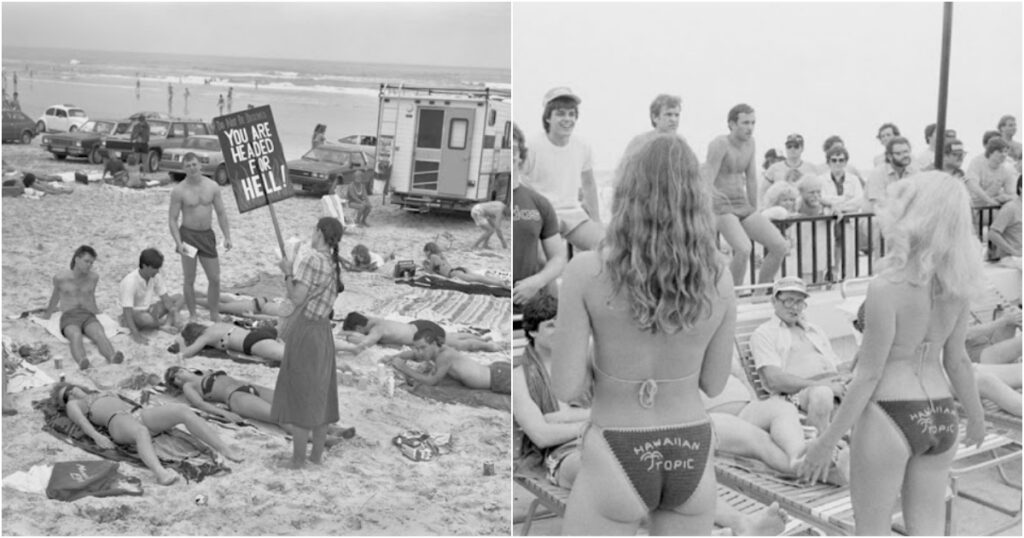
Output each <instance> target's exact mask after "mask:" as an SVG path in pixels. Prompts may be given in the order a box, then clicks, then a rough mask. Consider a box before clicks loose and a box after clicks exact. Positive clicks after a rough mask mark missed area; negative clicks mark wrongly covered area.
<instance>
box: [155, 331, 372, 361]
mask: <svg viewBox="0 0 1024 538" xmlns="http://www.w3.org/2000/svg"><path fill="white" fill-rule="evenodd" d="M175 344H176V345H177V346H178V347H177V348H174V345H172V346H171V347H172V352H173V353H177V352H178V351H179V350H180V351H181V354H182V356H183V357H185V358H188V357H192V356H194V355H196V354H198V353H199V352H200V351H202V350H203V348H204V347H212V348H214V349H219V350H221V351H238V352H241V353H244V354H246V355H252V356H253V357H260V358H262V359H267V360H271V361H277V362H280V361H281V359H283V358H284V342H282V341H281V340H278V338H277V329H275V328H273V327H257V328H255V329H246V328H244V327H239V326H238V325H235V324H233V323H225V322H223V321H218V322H217V323H213V324H211V325H204V324H202V323H194V322H193V323H189V324H187V325H185V328H184V329H183V330H182V331H181V334H179V335H178V336H177V338H175ZM334 345H335V347H336V348H337V349H340V350H342V351H355V349H356V346H354V345H352V344H349V343H348V342H346V341H344V340H340V341H339V340H335V342H334Z"/></svg>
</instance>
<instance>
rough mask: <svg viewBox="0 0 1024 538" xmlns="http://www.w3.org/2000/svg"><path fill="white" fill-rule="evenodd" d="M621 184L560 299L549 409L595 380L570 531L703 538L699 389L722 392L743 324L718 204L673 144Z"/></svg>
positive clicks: (642, 157)
mask: <svg viewBox="0 0 1024 538" xmlns="http://www.w3.org/2000/svg"><path fill="white" fill-rule="evenodd" d="M617 176H618V177H617V178H616V188H615V199H614V202H613V204H612V214H613V216H612V220H611V223H610V224H609V227H608V233H607V235H606V236H605V239H604V245H603V246H602V247H601V249H600V250H596V251H591V252H584V253H582V254H579V255H577V256H576V257H575V258H573V260H572V261H571V262H570V263H569V265H568V266H567V267H566V270H565V273H564V274H563V278H562V287H561V294H560V296H559V305H558V318H557V319H558V325H559V330H560V334H559V335H558V337H557V338H556V341H555V353H554V356H556V357H558V360H557V361H553V364H552V372H551V383H552V391H553V393H554V396H555V397H556V398H557V399H558V400H561V401H574V400H575V399H577V398H578V397H580V396H581V395H583V394H584V393H585V392H586V391H587V390H588V383H589V381H590V380H591V379H593V400H592V407H591V412H590V426H589V428H588V429H587V430H586V432H585V433H584V434H583V436H582V466H581V469H580V472H579V475H578V477H577V478H576V482H575V483H574V485H573V489H572V493H571V494H570V496H569V501H568V507H567V509H566V514H565V524H564V526H563V529H562V530H563V532H565V533H566V534H620V535H623V534H633V533H634V532H635V531H636V529H637V528H638V527H639V525H640V523H641V521H642V520H644V519H645V518H647V517H648V516H650V517H651V526H650V533H651V534H652V535H654V534H672V535H701V534H704V535H707V534H710V533H711V530H712V522H713V520H714V509H715V499H716V488H717V486H716V483H715V473H714V466H713V464H712V450H711V449H712V446H711V443H712V428H711V422H710V419H709V418H708V415H707V413H706V412H705V411H704V406H703V404H702V402H701V398H700V395H699V394H700V393H699V390H698V389H700V390H703V391H704V392H705V393H707V394H708V395H709V396H716V395H718V394H719V393H720V392H721V391H722V388H723V387H724V385H725V382H726V379H727V378H728V375H729V367H730V359H731V356H732V338H733V328H734V326H735V318H736V306H735V300H734V298H733V284H732V278H731V277H730V273H729V271H727V270H726V265H725V260H724V259H722V257H721V255H720V254H719V253H718V251H717V249H716V246H715V239H714V238H715V233H714V230H715V228H714V216H713V214H712V210H711V193H710V190H709V187H708V186H707V184H706V182H703V181H701V178H700V175H699V171H698V163H697V158H696V156H695V155H694V154H693V151H692V150H691V149H690V148H689V146H687V144H686V143H685V142H684V141H683V140H682V139H680V138H679V137H677V136H675V135H668V134H666V135H660V136H657V137H654V138H652V139H651V140H650V141H649V142H647V143H645V144H644V146H643V147H641V148H640V149H639V150H638V151H637V152H635V153H633V154H631V155H629V156H628V157H627V158H626V160H625V161H624V163H623V164H622V165H621V166H620V168H619V171H618V172H617ZM591 336H593V342H594V348H593V359H590V358H589V357H590V353H589V352H588V351H589V347H590V346H589V343H590V338H591Z"/></svg>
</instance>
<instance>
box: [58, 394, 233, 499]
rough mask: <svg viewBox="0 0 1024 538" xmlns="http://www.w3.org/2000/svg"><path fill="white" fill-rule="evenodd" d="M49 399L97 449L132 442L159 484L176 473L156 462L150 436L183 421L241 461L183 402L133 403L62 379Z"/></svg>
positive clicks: (166, 482) (201, 437) (191, 430)
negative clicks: (152, 404)
mask: <svg viewBox="0 0 1024 538" xmlns="http://www.w3.org/2000/svg"><path fill="white" fill-rule="evenodd" d="M50 399H51V401H52V402H53V403H54V405H56V406H57V408H58V409H60V410H62V411H64V412H65V413H66V414H67V416H68V418H70V419H71V421H72V422H74V423H75V424H76V425H78V427H79V428H82V431H83V432H85V434H86V435H88V436H89V437H91V438H92V440H93V441H95V442H96V444H97V445H98V446H99V447H100V448H105V449H107V448H115V446H116V445H115V443H117V444H122V445H134V446H135V449H136V450H137V451H138V453H139V458H140V459H141V460H142V462H143V463H145V464H146V467H148V468H149V470H150V471H153V474H155V475H156V479H157V482H158V483H159V484H161V485H165V486H166V485H169V484H172V483H174V482H175V481H177V480H178V475H177V474H176V473H174V472H173V471H170V470H168V469H166V468H165V467H164V466H163V465H161V464H160V458H158V457H157V455H156V452H155V451H154V450H153V435H155V434H158V433H163V432H165V431H167V430H170V429H171V428H174V427H175V426H177V425H178V424H184V425H185V428H187V429H188V431H189V433H191V434H192V435H194V436H196V437H197V438H198V439H199V440H201V441H203V442H204V443H206V444H208V445H210V447H211V448H213V449H214V450H216V451H217V452H218V453H220V454H221V455H223V456H224V457H226V458H228V459H229V460H231V461H236V462H238V461H242V455H241V454H240V453H239V452H238V451H237V450H235V449H234V448H232V447H230V446H228V445H227V444H226V443H225V442H224V441H222V440H221V439H220V437H218V436H217V434H216V432H214V431H213V428H212V427H211V426H210V425H209V424H207V423H206V421H204V420H203V419H201V418H199V417H198V416H197V415H196V414H195V413H193V412H192V410H191V409H189V408H188V407H187V406H184V405H160V406H154V407H141V406H133V405H132V404H130V403H128V402H126V401H124V400H122V399H121V397H120V396H118V395H117V393H116V392H97V391H94V390H90V389H86V388H84V387H80V386H78V385H72V384H70V383H63V382H61V383H57V384H56V385H54V387H53V390H52V391H51V392H50ZM96 426H103V427H104V428H106V430H107V432H108V433H109V435H110V437H107V436H106V435H103V434H102V433H100V432H99V431H98V430H97V429H96Z"/></svg>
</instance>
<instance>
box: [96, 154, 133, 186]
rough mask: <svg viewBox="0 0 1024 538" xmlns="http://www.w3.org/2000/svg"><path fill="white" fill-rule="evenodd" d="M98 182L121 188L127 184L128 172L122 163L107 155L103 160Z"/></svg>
mask: <svg viewBox="0 0 1024 538" xmlns="http://www.w3.org/2000/svg"><path fill="white" fill-rule="evenodd" d="M107 174H110V180H109V181H107ZM100 181H103V182H104V183H107V184H108V185H116V186H118V187H123V186H124V185H125V184H126V183H127V182H128V170H126V169H125V167H124V161H122V160H121V159H115V158H114V157H113V156H111V155H107V156H106V157H105V158H104V160H103V175H102V176H100Z"/></svg>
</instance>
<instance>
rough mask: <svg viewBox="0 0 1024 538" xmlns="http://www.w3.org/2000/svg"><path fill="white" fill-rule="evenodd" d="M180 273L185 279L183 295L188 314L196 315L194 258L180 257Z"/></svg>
mask: <svg viewBox="0 0 1024 538" xmlns="http://www.w3.org/2000/svg"><path fill="white" fill-rule="evenodd" d="M181 274H182V276H183V277H184V279H185V283H184V290H182V291H183V293H184V296H185V306H186V307H188V315H189V317H191V318H195V317H196V259H195V258H194V257H190V256H182V257H181Z"/></svg>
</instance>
